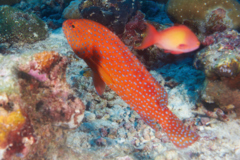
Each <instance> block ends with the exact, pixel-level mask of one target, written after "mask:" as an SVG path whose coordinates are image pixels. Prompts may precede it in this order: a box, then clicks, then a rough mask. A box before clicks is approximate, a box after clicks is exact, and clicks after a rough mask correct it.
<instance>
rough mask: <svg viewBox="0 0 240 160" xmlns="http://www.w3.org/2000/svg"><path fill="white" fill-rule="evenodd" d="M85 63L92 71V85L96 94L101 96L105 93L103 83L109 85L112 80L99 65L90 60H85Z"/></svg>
mask: <svg viewBox="0 0 240 160" xmlns="http://www.w3.org/2000/svg"><path fill="white" fill-rule="evenodd" d="M85 62H86V63H87V64H88V66H89V67H90V68H91V69H92V70H93V84H94V86H95V89H96V91H97V93H98V94H99V95H100V96H101V95H102V94H103V93H104V91H105V86H106V84H105V83H107V84H111V83H113V80H112V78H111V76H110V74H109V73H108V71H107V70H106V69H105V68H103V67H102V66H101V64H98V63H96V62H95V61H94V60H92V59H91V58H89V59H85Z"/></svg>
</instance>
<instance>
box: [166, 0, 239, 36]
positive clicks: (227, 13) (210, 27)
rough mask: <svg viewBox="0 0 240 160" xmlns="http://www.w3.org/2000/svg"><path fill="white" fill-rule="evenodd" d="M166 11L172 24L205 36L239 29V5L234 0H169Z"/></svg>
mask: <svg viewBox="0 0 240 160" xmlns="http://www.w3.org/2000/svg"><path fill="white" fill-rule="evenodd" d="M166 11H167V13H168V15H169V17H170V19H171V20H172V21H173V22H175V23H181V24H185V25H188V26H189V27H191V28H192V29H193V30H195V31H197V32H199V33H203V34H207V35H209V34H211V33H213V32H216V31H223V30H225V29H226V28H233V29H240V4H239V2H237V1H236V0H229V1H225V0H218V1H216V0H192V1H188V0H169V1H168V3H167V6H166Z"/></svg>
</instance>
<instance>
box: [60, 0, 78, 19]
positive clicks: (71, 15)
mask: <svg viewBox="0 0 240 160" xmlns="http://www.w3.org/2000/svg"><path fill="white" fill-rule="evenodd" d="M81 3H82V0H75V1H72V2H70V4H69V5H68V6H67V7H66V8H65V9H64V11H63V14H62V16H63V18H65V19H79V18H81V17H82V16H81V14H80V12H79V10H78V6H79V5H80V4H81Z"/></svg>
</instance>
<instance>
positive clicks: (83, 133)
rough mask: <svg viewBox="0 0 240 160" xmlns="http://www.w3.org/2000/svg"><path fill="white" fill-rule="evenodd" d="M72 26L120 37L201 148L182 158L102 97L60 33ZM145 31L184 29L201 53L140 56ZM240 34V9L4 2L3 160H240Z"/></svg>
mask: <svg viewBox="0 0 240 160" xmlns="http://www.w3.org/2000/svg"><path fill="white" fill-rule="evenodd" d="M69 19H74V20H78V19H89V20H92V21H95V22H97V23H100V24H102V25H103V26H105V27H107V28H108V29H109V30H110V31H112V32H113V33H114V34H116V35H117V36H118V37H119V38H120V40H121V41H122V42H123V43H124V44H125V45H126V46H127V47H128V49H129V50H130V51H131V53H132V54H133V55H135V56H136V57H137V58H138V60H139V61H140V62H141V63H142V64H143V65H144V66H145V67H146V69H147V70H148V71H149V73H150V74H151V75H152V76H153V77H154V78H155V79H156V82H157V83H159V84H160V85H161V86H163V88H164V89H163V90H165V91H166V92H167V97H166V98H167V100H168V102H167V100H165V99H164V101H165V102H164V103H166V104H167V107H168V108H169V109H170V110H171V111H172V112H173V113H174V114H175V115H176V116H177V117H178V118H179V119H180V120H181V121H182V122H183V123H184V125H185V126H186V127H187V128H188V129H189V130H191V131H192V132H194V133H196V134H198V135H199V138H198V140H197V141H195V142H194V143H193V144H191V145H190V146H188V147H186V148H178V147H176V146H175V145H174V144H173V143H172V140H171V139H170V138H169V137H168V135H167V133H166V132H164V131H163V129H162V128H161V124H160V126H159V128H158V129H153V128H151V127H150V126H149V125H148V124H147V123H146V122H145V121H144V118H143V117H141V116H140V115H139V114H137V112H136V110H134V109H132V108H131V107H130V106H129V104H128V103H126V101H123V100H122V98H121V97H120V96H118V94H116V92H114V91H113V90H111V89H110V88H109V86H106V88H105V92H104V93H103V95H101V96H100V95H99V94H98V93H97V92H96V89H95V87H94V83H93V78H92V74H93V71H92V70H91V69H90V66H88V65H87V64H86V63H85V61H84V60H83V59H81V58H79V57H78V56H77V55H76V54H75V53H74V51H73V48H72V47H71V46H70V45H69V42H68V41H67V37H66V36H65V34H64V32H63V28H62V24H63V22H64V21H65V20H69ZM146 23H149V24H152V25H153V26H154V27H155V28H156V29H157V30H158V31H162V30H164V29H167V28H169V27H172V26H178V25H181V24H183V25H185V26H187V27H188V28H190V29H191V30H192V31H193V32H194V34H195V35H196V36H197V38H198V40H199V41H200V43H201V45H200V47H199V48H198V49H197V50H195V51H192V52H190V53H182V54H171V53H170V52H167V51H166V50H164V46H163V47H162V48H159V47H157V46H155V45H152V46H150V47H148V48H146V49H143V50H137V49H136V48H135V47H136V46H139V45H140V44H141V43H142V41H143V39H144V37H146V35H147V30H148V29H147V26H146ZM74 27H75V26H74ZM89 30H91V28H89ZM99 31H100V29H99ZM110 31H109V32H110ZM239 31H240V1H239V0H152V1H150V0H0V159H1V160H18V159H23V160H38V159H39V160H40V159H41V160H42V159H47V160H50V159H51V160H52V159H56V160H58V159H59V160H75V159H77V160H82V159H83V160H103V159H104V160H105V159H106V160H190V159H191V160H192V159H193V160H212V159H214V160H215V159H216V160H222V159H226V160H240V120H239V118H240V34H239ZM96 32H97V31H96ZM76 36H78V33H76V35H72V36H71V37H70V38H73V37H76ZM175 38H176V37H175V36H172V37H171V36H169V37H166V41H167V40H169V39H175ZM80 40H81V43H85V44H87V43H89V42H88V41H86V40H85V39H84V38H82V39H80ZM94 40H95V39H93V41H94ZM71 41H72V42H74V41H75V39H73V40H70V42H71ZM118 43H120V42H118ZM166 52H167V53H166ZM107 58H109V57H107ZM120 68H121V66H119V69H120ZM143 83H144V82H143ZM119 85H121V83H120V82H119ZM132 93H133V94H134V92H132ZM137 98H138V97H137ZM133 99H134V96H133ZM164 116H166V115H164Z"/></svg>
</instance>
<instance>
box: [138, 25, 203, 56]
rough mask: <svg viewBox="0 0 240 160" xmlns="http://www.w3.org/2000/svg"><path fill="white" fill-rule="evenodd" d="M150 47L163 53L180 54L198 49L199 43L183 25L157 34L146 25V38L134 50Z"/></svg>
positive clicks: (150, 26)
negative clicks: (161, 50) (153, 46)
mask: <svg viewBox="0 0 240 160" xmlns="http://www.w3.org/2000/svg"><path fill="white" fill-rule="evenodd" d="M151 45H156V46H157V47H158V48H161V49H164V51H165V53H172V54H181V53H187V52H191V51H194V50H196V49H198V48H199V46H200V42H199V40H198V38H197V36H196V35H195V34H194V33H193V32H192V31H191V30H190V29H189V28H188V27H186V26H184V25H179V26H173V27H170V28H167V29H165V30H163V31H159V32H158V31H157V30H156V29H155V28H154V27H153V26H152V25H151V24H149V23H147V33H146V37H145V38H144V39H143V42H142V44H141V45H140V46H138V47H135V49H145V48H147V47H149V46H151Z"/></svg>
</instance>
